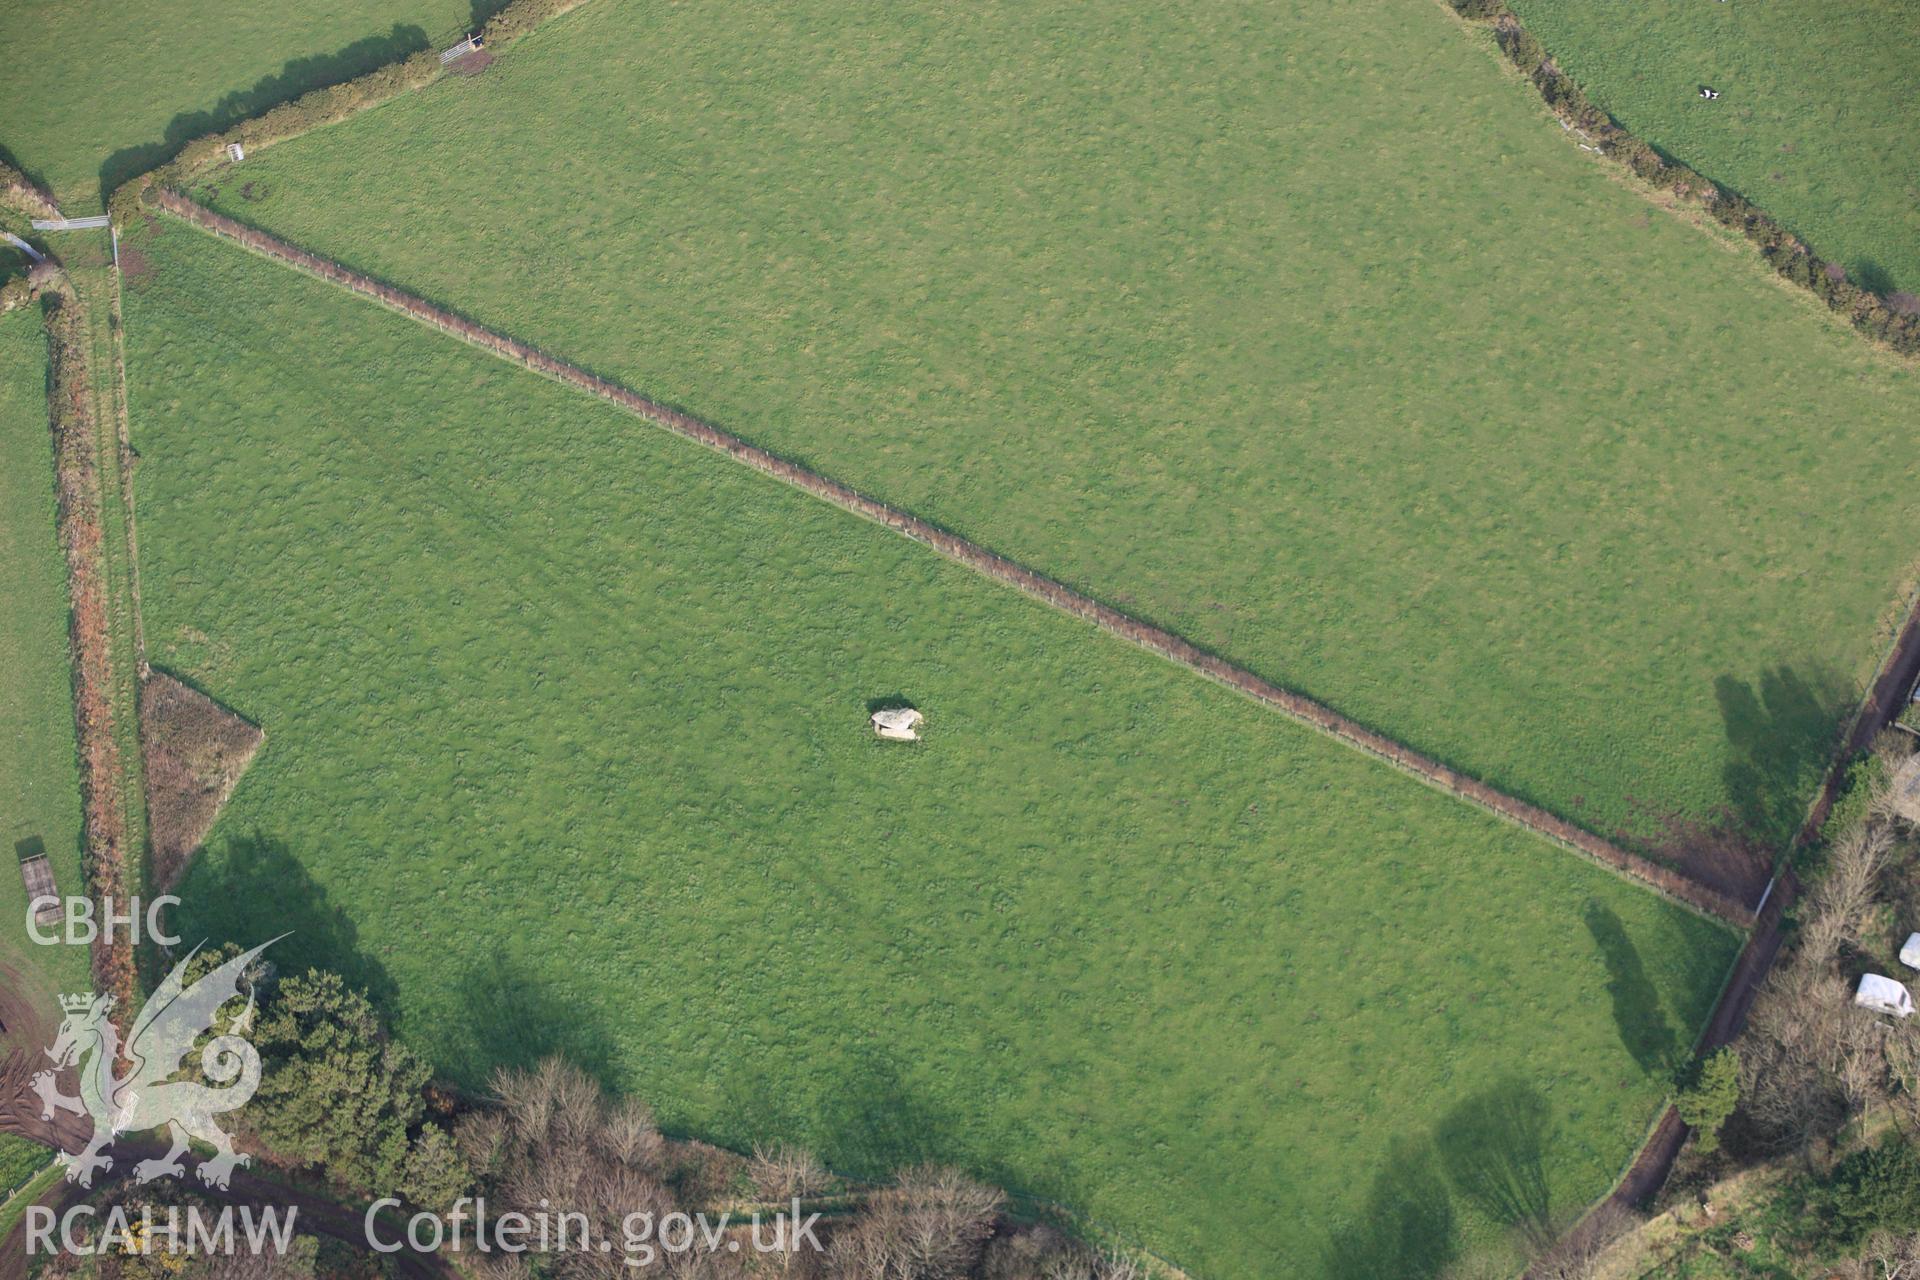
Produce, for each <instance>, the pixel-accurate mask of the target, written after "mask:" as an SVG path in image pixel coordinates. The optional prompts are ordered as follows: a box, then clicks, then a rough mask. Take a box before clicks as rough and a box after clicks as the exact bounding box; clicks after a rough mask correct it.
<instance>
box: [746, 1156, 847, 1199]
mask: <svg viewBox="0 0 1920 1280" xmlns="http://www.w3.org/2000/svg"><path fill="white" fill-rule="evenodd" d="M747 1176H748V1177H749V1178H751V1179H752V1181H753V1193H754V1195H756V1196H758V1197H759V1198H760V1199H761V1200H762V1201H771V1202H773V1203H776V1204H781V1203H785V1202H786V1201H789V1200H791V1199H793V1198H794V1197H796V1196H801V1197H804V1196H809V1195H812V1194H814V1193H815V1192H817V1191H819V1190H821V1189H822V1188H824V1187H825V1186H826V1185H827V1182H828V1177H827V1171H826V1169H825V1167H824V1166H822V1165H821V1163H820V1161H819V1160H818V1159H817V1158H816V1157H815V1156H814V1154H813V1152H811V1151H809V1150H807V1149H806V1148H805V1147H796V1146H793V1145H791V1144H790V1143H785V1142H776V1143H774V1144H773V1145H771V1146H764V1147H763V1146H760V1145H759V1144H757V1143H756V1144H755V1145H754V1148H753V1161H752V1163H751V1164H749V1165H748V1166H747Z"/></svg>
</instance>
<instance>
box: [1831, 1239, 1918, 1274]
mask: <svg viewBox="0 0 1920 1280" xmlns="http://www.w3.org/2000/svg"><path fill="white" fill-rule="evenodd" d="M1835 1276H1836V1278H1837V1280H1920V1235H1901V1234H1899V1233H1897V1232H1892V1231H1876V1232H1874V1233H1873V1234H1872V1235H1870V1236H1868V1237H1867V1242H1866V1244H1865V1246H1863V1247H1862V1249H1861V1251H1860V1256H1859V1257H1858V1258H1855V1259H1854V1260H1853V1261H1851V1262H1849V1263H1847V1264H1845V1265H1844V1266H1843V1267H1841V1268H1840V1270H1839V1271H1837V1272H1836V1273H1835Z"/></svg>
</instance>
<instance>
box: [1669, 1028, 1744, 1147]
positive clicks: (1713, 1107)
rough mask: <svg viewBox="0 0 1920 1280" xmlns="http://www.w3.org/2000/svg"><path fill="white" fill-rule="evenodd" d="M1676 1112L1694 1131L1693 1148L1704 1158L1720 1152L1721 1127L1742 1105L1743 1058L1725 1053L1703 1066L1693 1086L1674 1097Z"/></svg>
mask: <svg viewBox="0 0 1920 1280" xmlns="http://www.w3.org/2000/svg"><path fill="white" fill-rule="evenodd" d="M1673 1105H1674V1108H1675V1110H1677V1111H1679V1113H1680V1118H1681V1119H1682V1120H1685V1121H1686V1122H1687V1124H1688V1125H1689V1126H1690V1127H1691V1128H1692V1129H1693V1130H1694V1131H1695V1134H1694V1140H1693V1144H1694V1147H1695V1149H1696V1150H1698V1151H1699V1152H1700V1153H1701V1154H1702V1155H1710V1154H1712V1153H1713V1152H1715V1151H1717V1150H1719V1148H1720V1126H1721V1125H1723V1124H1725V1123H1726V1120H1727V1117H1728V1116H1730V1115H1732V1114H1733V1109H1734V1108H1735V1107H1737V1106H1739V1105H1740V1055H1739V1054H1738V1053H1737V1052H1735V1051H1734V1050H1733V1049H1730V1048H1729V1049H1722V1050H1720V1051H1719V1052H1718V1053H1715V1054H1712V1055H1711V1056H1709V1057H1708V1058H1706V1059H1705V1060H1704V1061H1703V1062H1701V1063H1700V1065H1699V1068H1698V1069H1697V1070H1696V1071H1695V1072H1694V1078H1693V1082H1692V1083H1691V1084H1688V1085H1687V1086H1686V1087H1685V1088H1683V1089H1681V1090H1680V1092H1679V1093H1678V1094H1677V1095H1675V1097H1674V1100H1673Z"/></svg>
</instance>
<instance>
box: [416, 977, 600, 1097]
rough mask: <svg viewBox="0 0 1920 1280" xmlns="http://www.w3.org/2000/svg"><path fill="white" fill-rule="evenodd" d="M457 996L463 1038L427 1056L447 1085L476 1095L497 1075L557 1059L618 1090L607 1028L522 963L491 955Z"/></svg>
mask: <svg viewBox="0 0 1920 1280" xmlns="http://www.w3.org/2000/svg"><path fill="white" fill-rule="evenodd" d="M458 991H459V1001H460V1016H461V1021H460V1030H459V1032H458V1033H456V1034H455V1035H454V1036H453V1038H452V1041H451V1042H450V1043H447V1044H444V1045H438V1046H435V1047H434V1048H433V1051H432V1053H431V1056H432V1057H433V1058H434V1059H435V1062H436V1065H437V1066H438V1067H439V1069H440V1070H441V1072H442V1073H443V1074H445V1075H446V1076H447V1077H448V1078H449V1079H451V1080H453V1081H455V1082H456V1083H458V1084H461V1085H463V1086H465V1087H467V1088H474V1089H477V1088H481V1087H484V1086H485V1084H486V1082H487V1078H488V1077H489V1076H491V1075H492V1074H493V1072H494V1070H495V1069H496V1068H499V1067H513V1068H526V1067H531V1066H533V1065H534V1064H536V1063H538V1062H539V1061H540V1060H541V1059H542V1058H546V1057H549V1056H551V1055H553V1054H559V1055H560V1056H561V1057H563V1058H565V1059H566V1060H567V1061H568V1062H570V1063H572V1064H573V1065H574V1066H576V1067H579V1068H580V1069H581V1070H582V1071H585V1072H586V1073H587V1074H588V1075H590V1076H592V1077H593V1078H594V1079H596V1080H598V1081H599V1082H600V1083H601V1085H602V1086H604V1087H607V1088H609V1089H613V1088H615V1087H616V1085H617V1083H618V1082H617V1077H616V1074H615V1063H616V1062H617V1060H618V1055H617V1053H616V1051H615V1048H614V1043H613V1038H612V1036H611V1035H610V1034H609V1033H608V1031H607V1029H606V1027H605V1025H604V1024H603V1023H601V1022H600V1021H599V1020H598V1018H597V1017H596V1016H595V1014H594V1013H593V1012H592V1011H591V1010H590V1009H589V1008H587V1007H586V1006H585V1004H584V1002H582V1001H581V1000H579V999H578V998H577V997H575V996H574V995H571V994H569V993H566V992H562V991H560V990H559V989H558V988H557V986H556V985H555V984H554V983H552V982H550V981H548V980H547V979H545V978H543V977H540V976H538V975H536V974H535V973H534V972H533V971H532V969H531V968H530V967H529V966H528V965H527V964H526V963H525V962H524V961H522V960H520V959H518V958H517V957H514V956H511V955H508V954H505V953H502V952H495V953H494V954H493V955H491V956H490V957H489V958H488V959H487V960H485V961H483V962H482V963H480V964H477V965H475V966H474V967H472V968H471V969H469V970H468V971H467V972H466V974H465V975H464V976H463V977H462V978H461V979H460V984H459V988H458Z"/></svg>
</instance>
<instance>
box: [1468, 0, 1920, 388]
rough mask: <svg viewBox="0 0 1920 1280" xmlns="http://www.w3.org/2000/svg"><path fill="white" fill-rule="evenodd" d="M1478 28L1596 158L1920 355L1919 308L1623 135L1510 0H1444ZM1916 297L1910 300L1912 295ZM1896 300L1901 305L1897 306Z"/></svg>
mask: <svg viewBox="0 0 1920 1280" xmlns="http://www.w3.org/2000/svg"><path fill="white" fill-rule="evenodd" d="M1443 3H1445V4H1447V5H1448V7H1450V8H1451V9H1452V10H1453V11H1454V12H1455V13H1457V14H1459V15H1460V16H1461V17H1462V18H1465V19H1467V20H1469V21H1472V22H1479V23H1483V24H1490V25H1491V26H1492V28H1493V38H1494V42H1495V43H1496V44H1498V45H1499V46H1500V50H1501V52H1502V53H1504V54H1506V55H1507V59H1508V60H1509V61H1510V62H1512V63H1513V65H1514V66H1515V67H1516V68H1518V69H1519V71H1520V74H1521V75H1523V76H1525V77H1526V78H1527V80H1528V81H1529V82H1530V83H1532V85H1533V87H1534V88H1535V89H1536V90H1537V91H1538V92H1539V94H1540V97H1541V99H1542V100H1543V101H1544V102H1545V103H1546V104H1547V107H1548V109H1549V110H1551V111H1552V112H1553V114H1554V116H1555V117H1556V118H1557V119H1558V120H1559V121H1560V125H1561V127H1562V128H1563V129H1565V130H1566V132H1567V133H1568V135H1569V136H1571V137H1574V138H1576V139H1578V140H1579V145H1580V149H1581V150H1582V151H1592V152H1597V153H1598V154H1600V155H1603V156H1606V157H1607V158H1608V159H1610V160H1612V161H1614V162H1615V163H1617V164H1620V165H1623V166H1625V167H1626V168H1628V169H1630V170H1632V171H1633V173H1634V175H1635V176H1636V177H1638V178H1640V179H1641V180H1643V181H1645V182H1648V183H1651V184H1652V185H1653V186H1655V187H1657V188H1660V189H1662V190H1664V191H1667V192H1669V193H1671V194H1672V195H1673V196H1674V197H1675V198H1676V199H1677V200H1679V201H1681V202H1682V203H1685V204H1688V205H1690V206H1692V207H1694V208H1697V209H1701V210H1703V211H1705V212H1706V213H1707V214H1708V215H1709V216H1710V217H1712V218H1713V219H1714V221H1716V222H1718V223H1719V224H1720V225H1721V226H1723V227H1726V228H1727V229H1729V230H1731V231H1738V232H1739V233H1740V234H1741V235H1743V236H1745V237H1746V238H1747V239H1748V240H1749V241H1751V242H1752V243H1753V245H1754V247H1755V248H1757V249H1758V250H1759V251H1760V256H1761V258H1763V259H1765V261H1766V263H1767V265H1768V266H1770V267H1772V268H1773V270H1774V271H1775V272H1776V273H1777V274H1779V275H1780V276H1781V278H1783V279H1785V280H1787V281H1789V282H1791V283H1793V284H1796V285H1799V286H1800V287H1801V288H1802V289H1805V290H1807V291H1808V292H1809V293H1811V294H1813V295H1814V296H1815V297H1816V298H1819V299H1820V300H1821V301H1822V302H1824V303H1826V304H1827V309H1828V310H1830V311H1832V312H1834V313H1835V314H1837V315H1842V316H1844V317H1846V319H1847V321H1848V323H1850V324H1851V325H1852V326H1853V327H1854V330H1855V331H1856V332H1858V333H1860V334H1861V335H1863V336H1864V337H1866V338H1868V339H1870V340H1873V341H1877V342H1882V343H1885V344H1886V345H1887V346H1888V347H1891V348H1892V349H1893V350H1894V351H1897V352H1899V353H1900V354H1901V355H1908V356H1911V355H1920V306H1911V305H1907V303H1906V300H1905V298H1903V296H1902V295H1897V294H1895V295H1889V296H1888V297H1885V298H1883V297H1881V296H1880V295H1879V294H1877V293H1875V292H1873V291H1872V290H1871V289H1865V288H1862V287H1861V286H1859V285H1857V284H1854V283H1853V282H1852V281H1850V280H1848V279H1847V272H1846V268H1845V267H1843V266H1842V265H1841V264H1839V263H1837V262H1830V261H1828V260H1827V259H1825V258H1822V257H1820V256H1819V255H1818V254H1816V253H1814V252H1813V250H1812V249H1811V248H1810V247H1809V246H1808V245H1807V244H1806V242H1805V241H1803V240H1801V239H1800V238H1799V237H1798V236H1796V235H1794V234H1793V233H1792V232H1791V231H1789V230H1787V228H1786V227H1785V226H1784V225H1782V224H1781V223H1780V221H1779V220H1778V219H1776V218H1775V217H1774V216H1773V215H1772V214H1770V213H1768V212H1767V211H1766V210H1765V209H1762V208H1760V207H1759V206H1757V205H1755V204H1753V203H1752V202H1751V201H1749V200H1748V199H1747V198H1746V197H1744V196H1742V195H1740V194H1739V193H1738V192H1734V191H1729V190H1727V189H1726V188H1725V187H1722V186H1721V185H1720V184H1719V183H1717V182H1715V181H1713V179H1711V178H1707V177H1703V176H1702V175H1700V174H1699V173H1697V172H1695V171H1694V170H1692V169H1690V168H1688V167H1687V166H1686V165H1684V164H1680V163H1678V162H1677V161H1674V160H1671V159H1669V158H1668V157H1667V156H1666V155H1664V154H1663V153H1662V152H1661V151H1660V150H1659V148H1657V147H1655V146H1654V145H1653V144H1651V143H1649V142H1647V141H1646V140H1645V139H1643V138H1641V137H1639V136H1638V135H1636V134H1634V133H1633V132H1631V131H1630V130H1628V129H1626V128H1624V127H1623V126H1622V125H1621V124H1620V122H1619V121H1618V120H1615V119H1614V118H1613V117H1612V116H1611V115H1609V114H1608V113H1607V112H1605V111H1603V110H1601V109H1600V108H1599V107H1598V106H1596V105H1594V103H1593V102H1592V101H1591V100H1590V99H1588V97H1587V95H1586V94H1585V92H1583V91H1582V90H1581V88H1580V86H1579V85H1577V84H1575V83H1574V81H1573V78H1572V77H1571V76H1569V75H1568V74H1567V73H1566V72H1564V71H1562V70H1560V68H1559V67H1558V66H1557V65H1555V63H1554V61H1553V58H1552V57H1551V56H1550V55H1549V54H1548V53H1547V50H1546V49H1545V47H1544V46H1542V45H1541V43H1540V41H1539V40H1538V39H1537V38H1536V37H1535V36H1534V35H1533V33H1532V32H1530V31H1528V30H1527V28H1526V26H1525V24H1523V23H1522V22H1521V21H1520V18H1519V15H1518V14H1516V13H1514V12H1513V10H1511V9H1509V8H1508V7H1507V6H1506V3H1505V0H1443ZM1906 297H1907V298H1910V295H1907V296H1906ZM1896 301H1900V302H1902V305H1899V306H1896V305H1895V303H1896Z"/></svg>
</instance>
